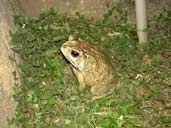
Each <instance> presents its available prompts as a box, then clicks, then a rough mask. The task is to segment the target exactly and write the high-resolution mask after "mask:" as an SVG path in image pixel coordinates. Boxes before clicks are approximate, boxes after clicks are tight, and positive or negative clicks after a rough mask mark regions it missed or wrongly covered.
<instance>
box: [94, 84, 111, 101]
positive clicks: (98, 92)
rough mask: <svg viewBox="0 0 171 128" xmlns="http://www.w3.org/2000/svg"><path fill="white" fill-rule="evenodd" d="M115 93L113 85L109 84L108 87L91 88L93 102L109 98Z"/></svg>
mask: <svg viewBox="0 0 171 128" xmlns="http://www.w3.org/2000/svg"><path fill="white" fill-rule="evenodd" d="M113 91H114V85H113V84H109V85H108V86H94V87H92V88H91V93H92V94H93V97H92V101H93V100H97V99H100V98H102V97H105V96H108V95H110V94H112V93H113Z"/></svg>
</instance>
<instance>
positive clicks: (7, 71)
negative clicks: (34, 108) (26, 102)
mask: <svg viewBox="0 0 171 128" xmlns="http://www.w3.org/2000/svg"><path fill="white" fill-rule="evenodd" d="M12 16H13V11H12V10H11V8H10V3H9V1H8V0H0V128H5V127H6V125H7V119H8V118H10V116H11V115H12V114H13V113H14V110H15V106H16V103H15V102H14V100H13V99H12V87H13V86H14V83H15V81H14V75H13V73H14V72H15V69H16V66H15V65H14V63H13V62H12V61H11V59H10V56H12V50H11V48H10V45H9V42H10V36H9V30H10V29H11V28H12V18H13V17H12Z"/></svg>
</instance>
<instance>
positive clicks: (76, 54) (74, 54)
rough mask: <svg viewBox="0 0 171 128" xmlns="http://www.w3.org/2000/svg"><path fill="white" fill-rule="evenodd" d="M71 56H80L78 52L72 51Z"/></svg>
mask: <svg viewBox="0 0 171 128" xmlns="http://www.w3.org/2000/svg"><path fill="white" fill-rule="evenodd" d="M71 55H72V56H73V57H77V56H79V53H78V52H77V51H74V50H72V51H71Z"/></svg>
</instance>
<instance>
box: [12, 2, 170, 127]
mask: <svg viewBox="0 0 171 128" xmlns="http://www.w3.org/2000/svg"><path fill="white" fill-rule="evenodd" d="M113 11H116V12H117V13H119V15H120V17H118V19H117V20H116V21H115V22H113V20H112V13H113ZM15 24H16V31H15V33H13V34H12V44H13V45H14V50H15V52H16V54H19V56H20V59H21V60H20V63H19V70H20V81H21V83H20V85H16V86H15V87H14V99H15V101H16V102H18V105H17V108H16V112H15V115H14V117H13V118H12V119H10V120H9V127H10V126H11V125H12V124H13V125H15V126H16V127H17V128H58V127H59V128H143V127H145V128H152V127H156V128H157V127H162V128H164V127H169V126H171V120H170V118H171V104H170V103H171V102H170V101H171V100H170V96H171V93H170V90H171V35H170V34H169V33H171V12H169V11H166V10H165V11H164V12H162V13H161V15H160V16H158V17H155V18H153V19H151V21H150V25H149V30H148V31H149V33H150V38H149V42H148V44H146V45H145V46H144V47H143V50H142V49H139V44H138V41H137V36H136V34H135V33H136V28H135V27H134V26H133V25H131V24H129V23H128V22H127V17H126V13H125V11H124V10H122V6H121V5H120V4H118V5H117V6H114V7H109V11H108V12H107V13H106V14H104V18H103V19H101V20H95V19H89V18H87V17H84V16H82V15H80V14H79V13H76V16H75V18H70V17H69V16H67V15H66V14H61V13H59V12H58V11H55V10H54V9H50V10H49V11H47V12H44V13H42V14H41V15H40V16H39V17H33V18H28V17H21V16H16V17H15ZM71 34H76V35H78V36H79V37H80V38H82V39H84V40H87V41H89V42H91V43H95V42H98V44H99V47H100V48H101V49H102V50H104V52H105V53H107V54H108V55H109V57H110V59H111V61H112V63H113V64H114V65H115V72H116V75H117V78H116V79H117V81H118V83H117V85H116V89H115V91H114V92H113V94H112V96H111V97H105V98H102V99H100V100H97V101H94V102H91V94H90V92H89V91H88V90H87V91H85V92H79V91H78V86H79V85H78V82H77V80H76V78H75V77H74V75H73V74H72V72H71V70H70V68H69V64H68V63H67V62H66V61H65V60H64V58H63V56H62V54H61V52H60V50H59V49H60V46H61V44H62V43H64V42H65V41H66V40H67V38H68V36H69V35H71Z"/></svg>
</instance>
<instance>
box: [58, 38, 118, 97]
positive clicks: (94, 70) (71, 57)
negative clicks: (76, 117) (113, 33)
mask: <svg viewBox="0 0 171 128" xmlns="http://www.w3.org/2000/svg"><path fill="white" fill-rule="evenodd" d="M61 51H62V53H63V55H64V56H65V57H66V59H67V60H68V61H69V62H70V64H71V67H72V69H73V72H74V74H75V76H76V77H77V79H78V82H79V84H80V87H79V89H80V90H84V89H85V88H86V87H88V88H90V91H91V93H92V95H93V97H92V100H96V99H99V98H102V97H104V96H107V95H109V94H111V93H112V92H113V90H114V88H115V83H114V80H115V76H114V68H113V66H112V64H111V62H110V61H109V60H108V58H107V57H106V56H105V55H104V54H103V52H102V51H101V50H100V49H98V48H97V47H96V46H95V45H93V44H91V43H89V42H87V41H84V40H81V39H78V38H76V37H73V36H70V37H69V39H68V41H67V42H65V43H64V44H63V45H62V47H61Z"/></svg>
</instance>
